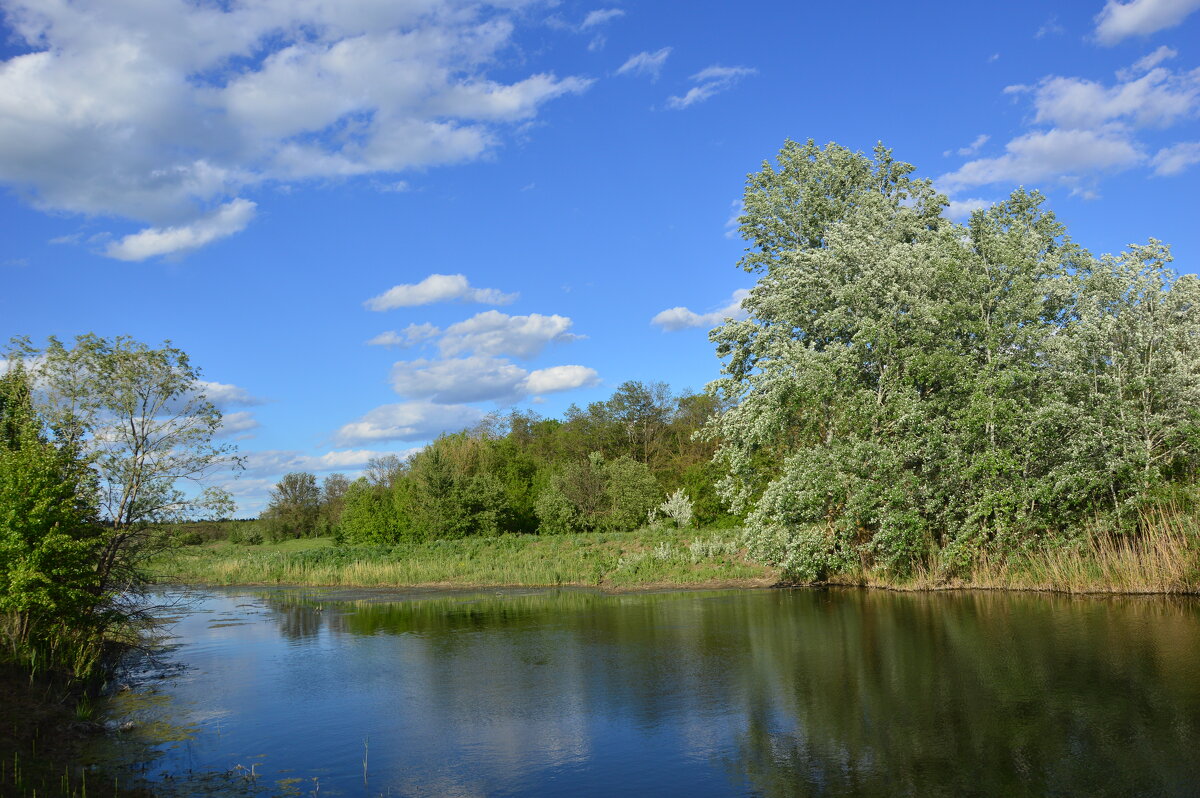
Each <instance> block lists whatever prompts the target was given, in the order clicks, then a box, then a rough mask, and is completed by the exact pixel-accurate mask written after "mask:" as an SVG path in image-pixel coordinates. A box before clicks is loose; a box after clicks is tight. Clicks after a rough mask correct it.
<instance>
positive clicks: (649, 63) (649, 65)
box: [617, 47, 671, 80]
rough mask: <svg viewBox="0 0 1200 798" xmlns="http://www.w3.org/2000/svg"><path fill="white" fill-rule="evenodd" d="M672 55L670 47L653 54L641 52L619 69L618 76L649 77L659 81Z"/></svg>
mask: <svg viewBox="0 0 1200 798" xmlns="http://www.w3.org/2000/svg"><path fill="white" fill-rule="evenodd" d="M670 55H671V48H670V47H664V48H662V49H661V50H655V51H654V52H653V53H650V52H641V53H638V54H637V55H631V56H629V58H628V60H626V61H625V63H624V64H621V66H620V68H619V69H617V74H618V75H641V76H648V77H651V78H653V79H654V80H658V76H659V75H660V74H661V73H662V68H663V65H664V64H666V63H667V58H668V57H669V56H670Z"/></svg>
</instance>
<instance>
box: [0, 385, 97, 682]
mask: <svg viewBox="0 0 1200 798" xmlns="http://www.w3.org/2000/svg"><path fill="white" fill-rule="evenodd" d="M77 440H78V436H77V434H74V431H73V430H58V431H56V430H52V429H50V428H49V425H48V423H47V420H46V419H45V418H44V417H43V416H42V415H41V414H40V413H39V412H38V411H37V410H36V409H35V407H34V405H33V401H32V393H31V379H30V376H29V375H28V374H27V373H26V372H25V369H24V367H23V364H22V363H21V362H20V361H16V362H15V363H14V364H13V366H12V367H11V368H10V369H9V371H8V372H7V373H6V374H4V375H3V376H0V619H2V622H3V623H2V627H0V631H2V634H3V635H4V637H5V643H6V648H7V652H8V655H9V656H10V657H11V658H14V659H16V660H17V661H21V662H27V663H30V664H34V663H38V664H39V667H42V668H45V669H54V670H63V671H66V672H67V673H70V674H74V675H77V676H80V677H89V676H91V675H92V674H93V673H94V672H95V671H96V670H97V669H98V667H99V665H100V661H99V660H100V657H101V655H102V653H103V651H102V647H101V645H102V641H103V631H104V628H105V626H106V624H107V622H108V621H109V618H108V612H107V610H108V609H109V602H108V596H107V595H106V594H105V591H104V587H103V585H102V584H101V582H100V579H99V577H98V574H97V569H96V563H97V560H98V556H99V554H100V553H101V552H102V551H103V549H104V546H105V544H106V543H107V542H108V539H109V538H110V534H109V533H107V532H106V531H105V530H104V529H102V528H101V527H99V526H98V525H97V524H96V523H95V520H96V518H95V516H96V510H95V481H94V479H93V478H92V474H91V472H90V471H89V470H88V469H87V464H86V461H84V459H83V458H82V456H81V454H80V451H79V448H78V446H77Z"/></svg>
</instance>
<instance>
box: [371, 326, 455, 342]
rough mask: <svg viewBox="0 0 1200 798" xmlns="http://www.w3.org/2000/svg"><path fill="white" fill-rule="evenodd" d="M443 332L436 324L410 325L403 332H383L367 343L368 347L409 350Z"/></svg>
mask: <svg viewBox="0 0 1200 798" xmlns="http://www.w3.org/2000/svg"><path fill="white" fill-rule="evenodd" d="M441 332H442V331H441V330H440V329H439V328H438V327H437V326H436V325H434V324H428V323H425V324H410V325H408V326H407V327H405V328H404V330H403V332H396V331H395V330H388V331H386V332H381V333H380V334H379V335H376V336H375V337H374V338H372V339H371V340H369V341H367V345H368V346H397V347H403V348H407V347H410V346H416V345H417V344H419V343H422V342H424V341H428V340H429V339H430V338H436V337H437V336H438V335H439V334H441Z"/></svg>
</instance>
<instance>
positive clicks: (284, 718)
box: [151, 589, 1200, 796]
mask: <svg viewBox="0 0 1200 798" xmlns="http://www.w3.org/2000/svg"><path fill="white" fill-rule="evenodd" d="M175 630H176V634H177V635H179V645H180V648H179V650H178V652H177V654H178V656H179V657H180V658H181V660H182V661H184V662H186V663H187V664H188V665H189V668H188V671H187V673H186V675H185V676H182V677H180V678H177V679H173V680H170V682H169V684H165V685H164V686H163V687H162V688H161V689H162V692H163V693H164V694H167V695H170V696H171V700H172V701H173V702H174V704H175V707H176V709H177V710H178V711H179V712H180V713H181V714H183V715H185V716H187V720H186V722H187V724H190V725H189V728H190V729H192V730H193V731H194V733H193V734H192V736H191V737H190V738H189V739H187V740H185V741H181V742H180V744H179V745H178V746H177V747H176V748H174V749H171V750H168V751H166V752H164V753H163V754H162V756H160V757H159V759H158V760H156V763H155V765H154V766H153V768H151V770H152V771H153V772H154V773H156V774H158V775H159V776H162V775H165V774H169V773H172V772H175V773H177V772H179V771H185V770H191V771H204V770H206V769H207V770H224V771H229V770H230V769H232V768H234V767H235V766H236V765H242V766H243V767H251V765H250V763H251V761H254V762H256V763H257V764H256V765H254V766H253V767H255V768H256V770H255V773H256V778H259V776H258V774H262V776H261V778H262V779H263V781H262V782H261V783H262V784H265V785H274V787H273V788H277V787H279V785H280V784H284V783H285V782H286V783H287V784H290V785H293V787H294V786H295V785H300V784H303V785H306V788H307V786H309V785H313V784H318V785H319V787H320V794H321V795H333V794H344V795H364V794H366V795H376V794H384V795H386V794H388V793H389V792H390V793H391V794H395V795H449V794H459V795H469V794H489V795H494V794H506V795H537V794H546V793H553V794H560V793H563V792H571V793H572V794H575V795H606V794H611V793H612V792H613V791H614V790H623V791H631V792H639V793H647V794H665V793H671V794H684V793H686V794H689V795H729V794H745V795H763V796H792V795H812V796H850V795H855V796H862V795H866V796H872V795H880V796H882V795H914V796H916V795H1114V796H1115V795H1132V794H1136V795H1189V794H1194V791H1195V785H1196V784H1197V783H1200V754H1198V753H1197V752H1200V745H1198V744H1200V678H1197V677H1198V676H1200V674H1198V673H1197V668H1196V661H1197V655H1198V654H1200V604H1198V603H1197V602H1196V601H1195V600H1172V599H1163V598H1103V599H1098V598H1067V597H1048V596H1040V595H1024V594H1000V593H962V594H952V595H947V594H937V595H926V594H894V593H884V592H868V591H857V590H828V591H824V590H764V591H747V592H738V591H712V592H679V593H669V592H664V593H649V594H628V595H615V596H614V595H605V594H601V593H597V592H591V591H586V590H556V591H543V592H539V591H528V590H525V591H520V590H518V591H507V592H506V591H500V592H497V591H477V592H462V593H437V592H424V593H409V594H402V595H401V594H396V593H388V592H384V591H320V590H312V589H307V590H300V589H292V590H283V589H272V590H257V591H246V590H227V591H220V592H214V593H213V594H212V595H210V596H209V597H208V598H205V599H204V600H202V601H201V602H199V607H198V609H197V611H196V612H194V613H193V614H191V615H190V616H188V617H185V618H183V619H182V620H181V621H180V622H179V623H178V624H177V625H176V628H175ZM368 748H369V758H368V756H367V753H368ZM285 786H286V785H285ZM288 789H289V790H290V789H292V788H291V787H289V788H288Z"/></svg>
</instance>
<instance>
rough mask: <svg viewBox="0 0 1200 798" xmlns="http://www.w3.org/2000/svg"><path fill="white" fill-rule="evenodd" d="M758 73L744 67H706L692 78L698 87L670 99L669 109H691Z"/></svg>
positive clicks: (668, 100)
mask: <svg viewBox="0 0 1200 798" xmlns="http://www.w3.org/2000/svg"><path fill="white" fill-rule="evenodd" d="M757 73H758V70H757V69H752V68H751V67H744V66H733V67H724V66H720V65H713V66H710V67H705V68H704V69H702V70H700V71H699V72H697V73H696V74H695V75H692V77H691V80H692V82H693V83H695V84H697V85H695V86H693V87H692V88H690V89H688V92H687V94H684V95H683V96H681V97H668V98H667V107H668V108H671V109H674V110H682V109H684V108H689V107H691V106H693V105H695V104H696V103H702V102H704V101H705V100H707V99H708V98H710V97H712V96H713V95H714V94H719V93H720V92H723V91H726V90H728V89H731V88H733V87H734V86H735V85H736V84H737V83H738V81H740V80H741V79H742V78H744V77H747V76H749V75H754V74H757Z"/></svg>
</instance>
